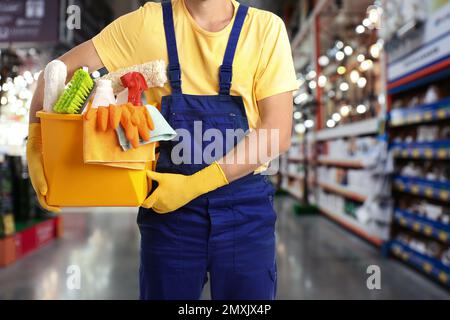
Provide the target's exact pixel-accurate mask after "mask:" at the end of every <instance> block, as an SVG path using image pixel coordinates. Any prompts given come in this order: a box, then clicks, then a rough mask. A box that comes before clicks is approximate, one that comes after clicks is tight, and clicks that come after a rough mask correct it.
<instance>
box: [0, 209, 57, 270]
mask: <svg viewBox="0 0 450 320" xmlns="http://www.w3.org/2000/svg"><path fill="white" fill-rule="evenodd" d="M17 229H18V231H17V232H16V233H15V234H13V235H11V236H7V237H5V238H1V239H0V267H5V266H7V265H9V264H11V263H13V262H14V261H16V260H18V259H20V258H21V257H23V256H25V255H26V254H28V253H30V252H33V251H35V250H37V249H39V248H40V247H42V246H44V245H46V244H47V243H48V242H50V241H52V240H53V239H54V238H57V237H59V236H61V234H62V218H61V216H57V217H53V218H50V219H46V220H36V221H34V222H33V223H31V224H27V225H24V226H19V227H17Z"/></svg>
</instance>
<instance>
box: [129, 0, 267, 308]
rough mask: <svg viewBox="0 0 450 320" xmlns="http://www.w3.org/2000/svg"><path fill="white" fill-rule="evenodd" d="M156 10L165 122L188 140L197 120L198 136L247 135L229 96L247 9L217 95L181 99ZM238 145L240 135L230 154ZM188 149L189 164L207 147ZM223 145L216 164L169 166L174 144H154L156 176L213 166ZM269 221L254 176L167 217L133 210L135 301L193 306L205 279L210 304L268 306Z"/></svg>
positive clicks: (170, 39)
mask: <svg viewBox="0 0 450 320" xmlns="http://www.w3.org/2000/svg"><path fill="white" fill-rule="evenodd" d="M162 8H163V17H164V28H165V33H166V42H167V48H168V55H169V66H168V74H169V80H170V84H171V87H172V94H171V95H170V96H165V97H163V99H162V106H161V112H162V113H163V115H164V117H165V118H166V119H167V120H168V122H169V123H170V125H171V126H172V127H173V128H174V129H175V130H177V131H179V130H181V129H184V130H188V131H189V132H190V133H192V134H193V131H194V122H196V121H201V123H202V130H203V132H204V131H205V130H207V129H211V128H215V129H217V130H220V132H221V133H223V134H224V135H225V133H226V130H227V129H228V130H230V129H231V130H236V129H242V130H243V131H245V132H246V131H248V121H247V117H246V113H245V108H244V103H243V100H242V97H238V96H231V95H230V88H231V80H232V65H233V59H234V55H235V51H236V47H237V43H238V40H239V36H240V32H241V29H242V25H243V23H244V21H245V18H246V15H247V12H248V7H246V6H244V5H240V6H239V8H238V11H237V14H236V18H235V22H234V25H233V28H232V31H231V34H230V38H229V42H228V45H227V49H226V52H225V57H224V60H223V65H222V66H221V68H220V72H219V75H220V91H219V94H218V95H214V96H197V95H187V94H183V92H182V89H181V68H180V64H179V60H178V53H177V45H176V39H175V31H174V23H173V13H172V5H171V2H170V1H168V2H163V3H162ZM249 76H251V75H249ZM239 139H242V136H241V137H238V138H236V139H235V141H233V145H231V148H232V147H234V145H236V144H237V142H238V140H239ZM189 145H190V148H188V150H187V152H190V153H191V154H189V156H190V157H192V158H194V157H195V156H196V155H198V153H199V152H200V153H202V151H203V150H204V148H205V146H206V145H207V143H206V142H203V141H199V140H198V139H192V141H189ZM225 145H226V143H224V149H223V150H222V151H223V152H222V154H215V155H214V156H215V158H216V159H207V160H204V159H203V160H202V162H201V163H200V164H188V163H181V164H174V163H173V159H172V158H171V152H172V148H173V147H174V146H175V142H165V143H161V145H160V156H159V159H158V162H157V168H156V171H158V172H163V173H167V172H170V173H181V174H192V173H194V172H196V171H198V170H200V169H202V168H204V167H205V166H207V165H209V164H210V163H211V162H212V161H214V160H217V159H220V158H221V157H222V156H223V155H224V154H225V152H227V151H228V150H229V149H230V148H226V146H225ZM186 187H189V186H186ZM173 196H174V197H176V195H175V194H174V195H173ZM275 221H276V213H275V211H274V209H273V188H272V185H271V184H270V182H269V181H268V179H267V177H265V176H262V175H259V174H250V175H248V176H246V177H243V178H241V179H239V180H237V181H234V182H232V183H230V184H229V185H226V186H224V187H222V188H219V189H217V190H215V191H212V192H210V193H207V194H205V195H202V196H200V197H199V198H197V199H195V200H193V201H191V202H190V203H188V204H187V205H185V206H184V207H182V208H180V209H178V210H176V211H174V212H172V213H168V214H165V215H160V214H157V213H156V212H154V211H152V210H149V209H144V208H140V210H139V214H138V225H139V229H140V233H141V264H140V272H139V274H140V298H141V299H158V300H161V299H176V300H180V299H187V300H196V299H199V298H200V296H201V292H202V289H203V286H204V284H205V283H206V282H207V272H209V274H210V285H211V297H212V299H220V300H223V299H265V300H270V299H274V298H275V291H276V265H275Z"/></svg>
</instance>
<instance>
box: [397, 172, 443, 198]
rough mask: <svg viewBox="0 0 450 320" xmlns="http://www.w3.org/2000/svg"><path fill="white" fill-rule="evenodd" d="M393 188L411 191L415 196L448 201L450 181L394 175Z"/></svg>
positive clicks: (406, 191)
mask: <svg viewBox="0 0 450 320" xmlns="http://www.w3.org/2000/svg"><path fill="white" fill-rule="evenodd" d="M394 188H395V189H396V190H398V191H401V192H405V193H411V194H414V195H416V196H422V197H425V198H430V199H436V200H440V201H446V202H449V201H450V183H446V182H439V181H433V180H426V179H420V178H410V177H403V176H394Z"/></svg>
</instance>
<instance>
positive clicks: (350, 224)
mask: <svg viewBox="0 0 450 320" xmlns="http://www.w3.org/2000/svg"><path fill="white" fill-rule="evenodd" d="M319 210H320V211H321V212H322V213H323V214H324V215H325V216H327V217H328V218H330V219H331V220H333V221H335V222H337V223H339V224H340V225H342V226H343V227H345V228H346V229H348V230H349V231H351V232H353V233H354V234H356V235H358V236H359V237H361V238H363V239H365V240H367V241H369V242H371V243H372V244H374V245H376V246H381V245H382V244H383V240H382V239H381V238H379V237H377V236H375V235H372V234H371V233H370V231H369V230H367V228H366V227H365V226H364V225H362V224H361V223H359V222H358V221H357V220H355V219H353V218H351V217H349V216H347V215H345V214H343V213H335V212H333V211H331V210H329V209H327V208H326V207H325V206H323V205H320V204H319Z"/></svg>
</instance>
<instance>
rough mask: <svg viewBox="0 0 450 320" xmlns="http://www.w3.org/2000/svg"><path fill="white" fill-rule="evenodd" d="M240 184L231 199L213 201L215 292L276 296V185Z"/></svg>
mask: <svg viewBox="0 0 450 320" xmlns="http://www.w3.org/2000/svg"><path fill="white" fill-rule="evenodd" d="M244 189H245V190H243V189H241V188H239V187H238V188H236V190H234V191H233V194H234V195H233V196H232V197H230V198H229V199H228V202H227V203H224V202H223V201H220V200H217V199H216V200H215V201H214V200H213V201H211V204H210V207H209V211H210V216H211V238H210V252H211V255H210V275H211V296H212V298H213V299H219V300H228V299H231V300H238V299H243V300H272V299H274V298H275V294H276V265H275V221H276V213H275V212H274V210H273V203H272V199H273V189H272V188H271V186H268V185H265V186H261V184H259V186H248V187H245V188H244Z"/></svg>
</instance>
